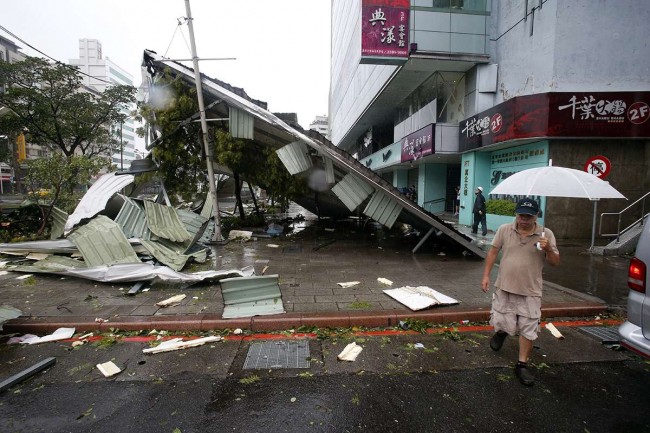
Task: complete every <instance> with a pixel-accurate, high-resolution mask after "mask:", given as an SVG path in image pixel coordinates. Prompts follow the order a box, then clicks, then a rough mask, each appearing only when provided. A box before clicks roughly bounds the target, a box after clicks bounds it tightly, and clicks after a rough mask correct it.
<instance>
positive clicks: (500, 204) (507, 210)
mask: <svg viewBox="0 0 650 433" xmlns="http://www.w3.org/2000/svg"><path fill="white" fill-rule="evenodd" d="M515 207H517V204H516V203H513V202H512V201H510V200H488V201H487V203H486V205H485V208H486V211H487V213H489V214H493V215H506V216H514V215H515Z"/></svg>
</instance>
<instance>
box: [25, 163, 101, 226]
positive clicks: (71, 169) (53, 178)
mask: <svg viewBox="0 0 650 433" xmlns="http://www.w3.org/2000/svg"><path fill="white" fill-rule="evenodd" d="M109 166H110V160H109V159H108V158H98V157H94V158H90V157H88V156H69V157H66V156H65V155H63V154H61V153H60V152H55V153H54V154H53V155H52V156H51V157H46V158H39V159H33V160H28V161H27V175H26V180H27V183H28V185H29V189H30V190H31V195H32V196H33V197H35V198H37V199H39V198H42V199H44V200H43V203H44V204H43V205H42V206H41V212H42V220H41V226H40V227H39V230H38V235H41V234H43V232H44V231H45V228H46V227H47V224H48V222H49V220H50V215H51V214H52V208H53V207H54V206H57V207H59V208H61V209H63V210H65V211H66V212H68V213H71V212H72V211H73V210H74V208H75V206H76V204H77V200H78V199H79V196H80V195H82V194H83V193H84V191H85V188H82V189H83V191H77V192H75V187H76V186H82V187H85V186H86V185H87V184H88V183H89V182H90V179H92V178H93V177H94V176H96V175H97V174H98V173H99V172H100V171H101V169H102V168H106V167H109ZM43 190H47V191H48V192H47V194H46V195H45V196H43V194H41V193H40V192H41V191H43Z"/></svg>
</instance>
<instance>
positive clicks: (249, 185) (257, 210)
mask: <svg viewBox="0 0 650 433" xmlns="http://www.w3.org/2000/svg"><path fill="white" fill-rule="evenodd" d="M248 190H249V191H250V192H251V197H253V205H254V206H255V214H256V215H257V216H260V208H259V207H257V199H256V198H255V191H253V187H252V186H251V184H250V183H249V184H248Z"/></svg>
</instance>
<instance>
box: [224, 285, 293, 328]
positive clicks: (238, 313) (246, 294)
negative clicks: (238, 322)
mask: <svg viewBox="0 0 650 433" xmlns="http://www.w3.org/2000/svg"><path fill="white" fill-rule="evenodd" d="M220 283H221V293H222V294H223V303H224V309H223V318H224V319H232V318H235V317H251V316H263V315H269V314H281V313H284V312H285V311H284V306H283V305H282V295H281V293H280V286H279V285H278V275H265V276H259V277H248V278H226V279H225V280H221V281H220Z"/></svg>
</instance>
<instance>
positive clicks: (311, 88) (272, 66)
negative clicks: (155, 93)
mask: <svg viewBox="0 0 650 433" xmlns="http://www.w3.org/2000/svg"><path fill="white" fill-rule="evenodd" d="M190 6H191V9H192V16H193V18H194V32H195V38H196V46H197V52H198V55H199V57H200V58H214V57H217V58H221V57H236V58H237V60H220V61H202V62H200V65H199V68H200V70H201V72H203V73H205V74H207V75H208V76H210V77H213V78H218V79H220V80H223V81H225V82H227V83H230V84H232V85H233V86H236V87H242V88H244V90H245V91H246V93H248V95H249V96H250V97H252V98H255V99H260V100H262V101H265V102H267V103H268V106H269V111H272V112H295V113H298V122H299V123H300V124H301V125H302V126H303V127H304V128H307V127H308V126H309V123H311V121H312V120H314V117H315V116H317V115H327V108H328V107H327V101H328V92H329V71H330V67H329V63H330V0H274V1H269V0H191V2H190ZM185 16H186V10H185V0H103V1H99V0H14V1H2V2H1V5H0V24H1V25H2V26H3V27H5V28H7V29H8V30H9V31H11V32H12V33H13V34H15V35H16V36H18V37H19V38H21V39H22V40H24V41H25V42H26V43H28V44H29V45H31V46H33V47H34V48H37V49H38V50H40V51H43V52H44V53H46V54H47V55H49V56H51V57H54V58H56V59H57V60H60V61H63V62H65V63H67V62H68V61H69V60H70V59H74V58H78V57H79V44H78V40H79V39H81V38H88V39H98V40H100V41H101V43H102V50H103V55H104V57H108V58H110V59H111V60H112V61H113V62H114V63H116V64H117V65H118V66H120V67H122V68H124V69H126V70H127V71H128V72H130V73H131V74H133V76H134V85H136V86H138V85H139V84H140V83H141V81H142V79H141V72H140V63H141V59H142V51H143V50H144V49H149V50H153V51H156V52H157V53H158V54H162V55H166V56H167V57H170V58H175V59H178V58H191V53H190V48H189V45H190V44H189V33H188V29H187V25H182V26H180V27H179V25H178V18H181V17H185ZM0 35H2V36H3V37H6V38H8V39H12V40H14V41H15V39H14V38H13V37H12V36H11V35H8V34H6V33H5V32H4V31H2V30H0ZM15 42H17V45H19V46H20V47H22V51H23V52H24V53H26V54H28V55H38V53H36V52H34V51H33V50H31V49H30V48H29V47H27V46H26V45H25V44H24V43H22V42H20V41H15ZM170 44H171V45H170ZM185 64H187V65H188V66H190V67H191V65H192V63H191V62H187V63H185Z"/></svg>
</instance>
